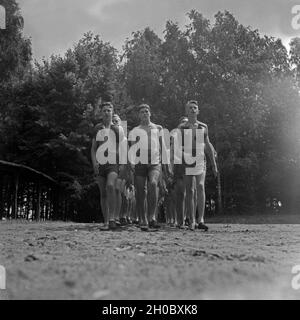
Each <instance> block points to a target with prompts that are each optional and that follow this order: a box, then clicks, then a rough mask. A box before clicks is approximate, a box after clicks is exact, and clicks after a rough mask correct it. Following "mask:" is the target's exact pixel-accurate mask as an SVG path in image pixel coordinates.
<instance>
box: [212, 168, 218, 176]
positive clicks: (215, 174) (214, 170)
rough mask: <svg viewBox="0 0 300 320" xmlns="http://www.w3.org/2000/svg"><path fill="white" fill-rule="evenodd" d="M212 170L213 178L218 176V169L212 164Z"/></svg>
mask: <svg viewBox="0 0 300 320" xmlns="http://www.w3.org/2000/svg"><path fill="white" fill-rule="evenodd" d="M212 170H213V173H214V176H215V178H217V177H218V174H219V171H218V168H217V166H213V168H212Z"/></svg>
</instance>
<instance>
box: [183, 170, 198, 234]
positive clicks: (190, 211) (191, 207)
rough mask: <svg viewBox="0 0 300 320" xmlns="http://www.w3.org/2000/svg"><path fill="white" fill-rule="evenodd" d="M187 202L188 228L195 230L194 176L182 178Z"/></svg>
mask: <svg viewBox="0 0 300 320" xmlns="http://www.w3.org/2000/svg"><path fill="white" fill-rule="evenodd" d="M184 183H185V188H186V198H187V199H186V200H187V217H188V218H189V223H190V228H191V229H194V228H195V224H196V221H195V203H194V200H195V192H196V191H195V179H194V176H189V175H188V176H184Z"/></svg>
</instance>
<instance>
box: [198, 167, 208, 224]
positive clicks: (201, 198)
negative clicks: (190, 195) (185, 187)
mask: <svg viewBox="0 0 300 320" xmlns="http://www.w3.org/2000/svg"><path fill="white" fill-rule="evenodd" d="M205 176H206V171H204V172H203V173H202V174H200V175H199V176H196V187H197V204H198V219H197V223H200V222H201V223H204V212H205Z"/></svg>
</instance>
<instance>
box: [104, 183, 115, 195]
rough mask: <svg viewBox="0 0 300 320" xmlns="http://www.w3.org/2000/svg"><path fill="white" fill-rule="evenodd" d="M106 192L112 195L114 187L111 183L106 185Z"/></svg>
mask: <svg viewBox="0 0 300 320" xmlns="http://www.w3.org/2000/svg"><path fill="white" fill-rule="evenodd" d="M106 191H107V193H112V192H114V191H115V186H114V184H113V183H108V184H107V185H106Z"/></svg>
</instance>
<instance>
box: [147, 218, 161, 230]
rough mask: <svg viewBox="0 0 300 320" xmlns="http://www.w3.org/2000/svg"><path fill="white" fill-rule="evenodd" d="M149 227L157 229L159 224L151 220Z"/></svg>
mask: <svg viewBox="0 0 300 320" xmlns="http://www.w3.org/2000/svg"><path fill="white" fill-rule="evenodd" d="M149 228H151V229H159V228H160V225H159V224H158V223H157V222H156V221H155V220H152V221H150V223H149Z"/></svg>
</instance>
